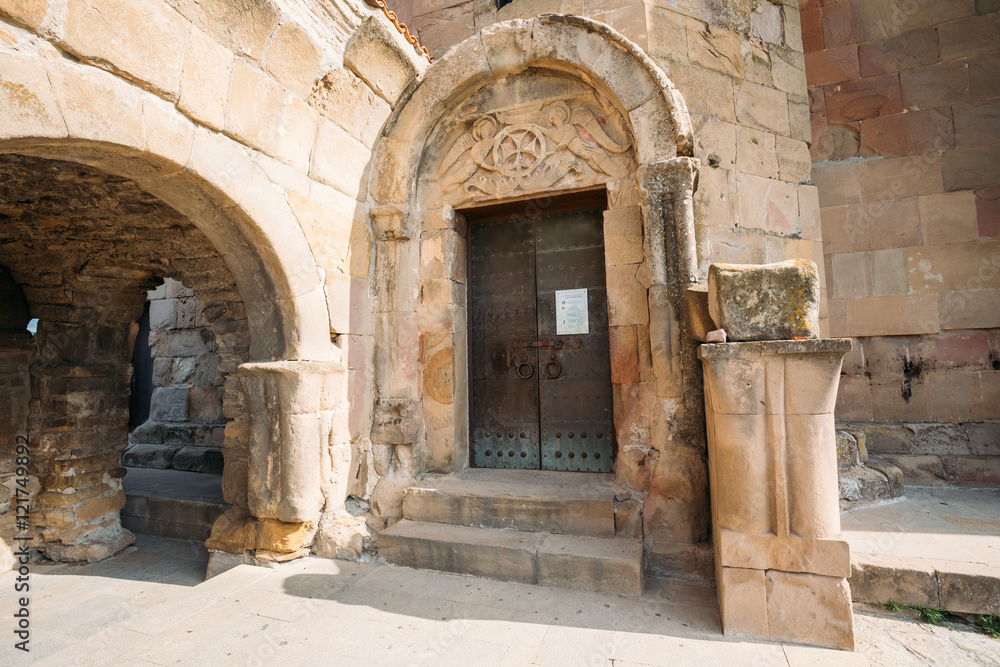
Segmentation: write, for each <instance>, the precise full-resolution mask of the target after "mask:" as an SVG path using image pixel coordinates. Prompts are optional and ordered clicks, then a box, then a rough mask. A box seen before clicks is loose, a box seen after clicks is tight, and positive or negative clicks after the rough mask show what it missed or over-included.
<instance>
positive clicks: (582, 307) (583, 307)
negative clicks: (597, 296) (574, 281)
mask: <svg viewBox="0 0 1000 667" xmlns="http://www.w3.org/2000/svg"><path fill="white" fill-rule="evenodd" d="M585 333H590V317H589V315H588V313H587V290H586V289H564V290H556V335H559V336H563V335H566V334H585Z"/></svg>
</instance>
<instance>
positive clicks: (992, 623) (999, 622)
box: [970, 614, 1000, 639]
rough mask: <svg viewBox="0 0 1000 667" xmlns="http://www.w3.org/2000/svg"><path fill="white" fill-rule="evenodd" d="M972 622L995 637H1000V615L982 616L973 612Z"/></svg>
mask: <svg viewBox="0 0 1000 667" xmlns="http://www.w3.org/2000/svg"><path fill="white" fill-rule="evenodd" d="M970 618H971V620H972V623H973V624H974V625H975V626H976V627H977V628H979V629H980V630H982V631H983V632H985V633H986V634H988V635H989V636H990V637H993V639H1000V616H981V615H979V614H973V615H972V616H971V617H970Z"/></svg>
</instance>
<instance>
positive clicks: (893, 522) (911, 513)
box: [841, 486, 1000, 574]
mask: <svg viewBox="0 0 1000 667" xmlns="http://www.w3.org/2000/svg"><path fill="white" fill-rule="evenodd" d="M841 525H842V526H843V531H844V537H845V538H846V539H847V541H848V542H849V543H850V544H851V552H852V553H855V552H863V553H872V554H886V555H892V556H901V557H907V558H921V559H927V560H929V561H942V560H947V561H960V562H965V563H982V564H985V565H987V566H989V567H995V568H998V574H1000V489H969V488H953V487H912V486H908V487H906V500H904V501H902V502H898V503H892V504H889V505H883V506H881V507H873V508H870V509H863V510H854V511H852V512H844V513H843V514H841Z"/></svg>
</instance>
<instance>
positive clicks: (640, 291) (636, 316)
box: [607, 264, 649, 326]
mask: <svg viewBox="0 0 1000 667" xmlns="http://www.w3.org/2000/svg"><path fill="white" fill-rule="evenodd" d="M607 281H608V318H609V322H610V324H611V326H627V325H630V324H648V323H649V304H648V302H647V294H646V290H645V288H643V286H642V284H641V283H640V282H639V281H638V280H637V279H636V266H635V265H634V264H632V265H625V266H610V267H608V269H607Z"/></svg>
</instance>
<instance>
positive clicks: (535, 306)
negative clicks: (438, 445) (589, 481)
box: [469, 209, 615, 472]
mask: <svg viewBox="0 0 1000 667" xmlns="http://www.w3.org/2000/svg"><path fill="white" fill-rule="evenodd" d="M470 238H471V248H470V257H471V262H470V264H471V266H470V271H471V273H470V280H469V284H470V287H471V294H470V302H471V303H470V328H471V331H470V376H471V378H472V428H471V437H472V465H473V466H475V467H481V468H526V469H539V468H540V469H542V470H576V471H591V472H610V471H611V470H612V464H613V453H614V451H615V447H614V424H613V420H612V393H611V363H610V355H609V348H608V300H607V288H606V282H605V270H604V227H603V215H602V211H601V210H600V209H590V210H586V211H573V212H568V213H552V214H547V215H539V216H533V217H519V218H506V219H502V220H497V221H490V222H479V223H474V224H472V225H471V226H470ZM584 304H585V308H584Z"/></svg>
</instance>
